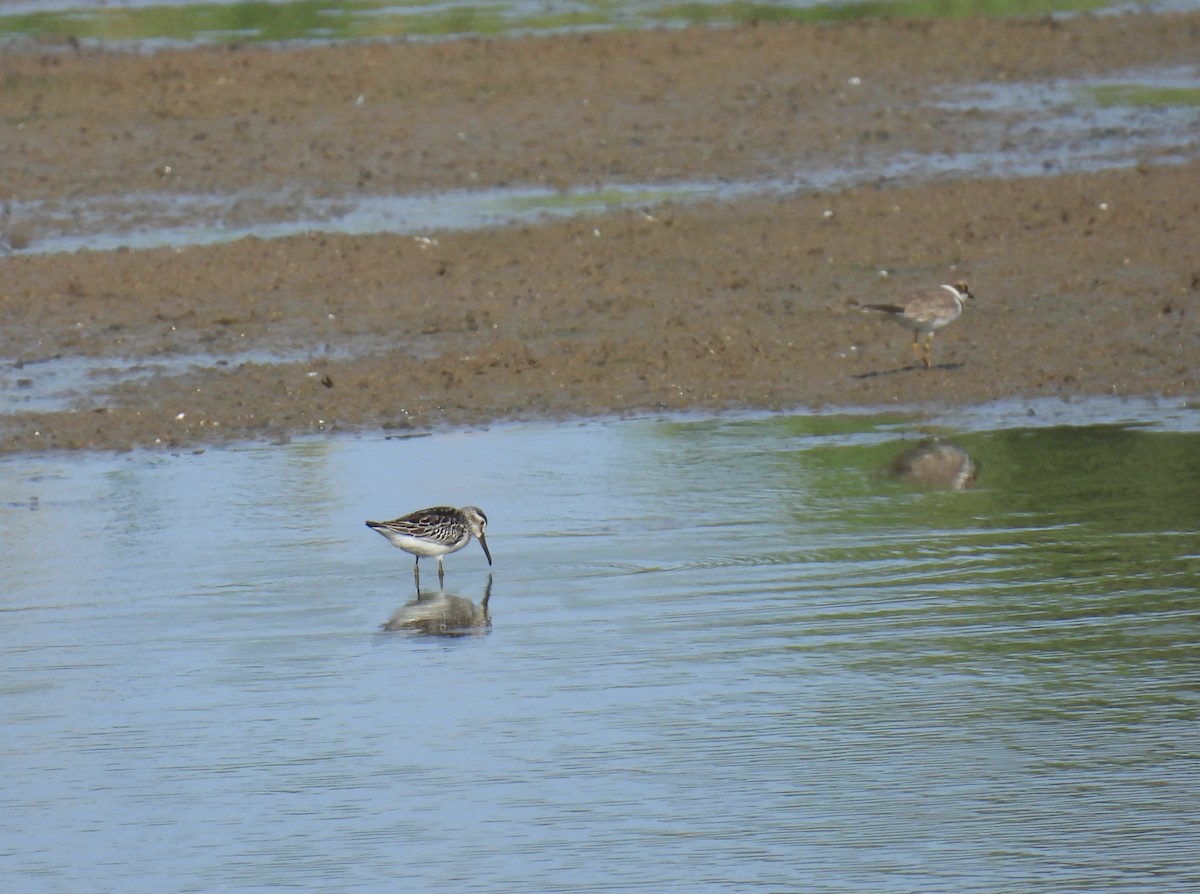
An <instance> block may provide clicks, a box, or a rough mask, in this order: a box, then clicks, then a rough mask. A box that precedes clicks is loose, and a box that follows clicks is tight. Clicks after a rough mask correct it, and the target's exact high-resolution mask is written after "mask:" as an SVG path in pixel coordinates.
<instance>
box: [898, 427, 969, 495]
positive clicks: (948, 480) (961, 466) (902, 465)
mask: <svg viewBox="0 0 1200 894" xmlns="http://www.w3.org/2000/svg"><path fill="white" fill-rule="evenodd" d="M885 471H886V473H887V474H888V475H890V476H891V477H893V478H900V479H903V480H904V481H907V482H909V483H911V484H916V485H918V486H920V487H931V488H940V489H944V490H968V489H970V488H972V487H974V486H975V479H976V478H977V477H978V475H979V464H978V463H977V462H975V460H973V459H972V458H971V455H970V454H969V453H967V451H966V450H965V449H964V448H962V447H960V446H959V445H958V444H954V443H952V442H950V441H943V440H941V439H940V438H930V439H928V440H925V441H922V442H921V443H919V444H917V445H916V446H915V447H912V448H910V449H908V450H905V451H904V452H903V453H901V454H900V455H899V456H897V457H896V458H895V459H894V460H892V462H891V464H890V465H889V466H888V467H887V469H886V470H885Z"/></svg>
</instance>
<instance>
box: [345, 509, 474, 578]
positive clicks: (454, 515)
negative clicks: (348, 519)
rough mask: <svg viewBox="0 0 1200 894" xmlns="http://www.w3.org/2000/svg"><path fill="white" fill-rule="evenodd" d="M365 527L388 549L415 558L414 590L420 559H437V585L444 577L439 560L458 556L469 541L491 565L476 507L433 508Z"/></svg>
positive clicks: (419, 570) (418, 575) (372, 523)
mask: <svg viewBox="0 0 1200 894" xmlns="http://www.w3.org/2000/svg"><path fill="white" fill-rule="evenodd" d="M367 527H368V528H371V529H372V530H373V531H378V532H379V533H380V534H382V535H383V536H384V537H386V538H387V539H388V540H389V541H390V542H391V544H392V546H397V547H399V548H400V549H402V550H404V551H405V552H406V553H409V554H410V555H414V556H416V557H417V560H416V562H415V563H414V565H413V575H414V576H415V577H416V578H417V582H418V586H419V585H420V580H421V557H422V556H437V560H438V581H439V582H441V581H443V580H444V579H445V576H446V572H445V569H444V568H443V567H442V559H443V557H445V556H448V555H450V553H456V552H458V551H459V550H460V549H462V548H463V547H464V546H466V545H467V544H468V543H470V542H471V538H472V537H475V538H476V539H477V540H478V541H479V545H480V546H482V547H483V554H484V555H485V556H487V560H488V564H489V565H491V564H492V554H491V552H490V551H489V550H488V545H487V540H485V539H484V537H483V532H484V530H485V529H486V528H487V516H486V515H484V514H483V510H482V509H480V508H478V507H476V506H464V507H463V508H462V509H454V508H452V507H450V506H434V507H432V508H431V509H420V510H418V511H417V512H411V513H409V514H408V515H405V516H401V517H400V518H394V519H392V520H391V521H386V522H373V521H369V522H367Z"/></svg>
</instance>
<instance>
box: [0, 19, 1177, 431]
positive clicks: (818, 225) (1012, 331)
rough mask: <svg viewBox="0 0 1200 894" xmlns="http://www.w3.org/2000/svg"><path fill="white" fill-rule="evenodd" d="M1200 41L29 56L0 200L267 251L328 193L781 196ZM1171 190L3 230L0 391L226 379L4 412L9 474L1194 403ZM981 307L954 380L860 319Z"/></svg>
mask: <svg viewBox="0 0 1200 894" xmlns="http://www.w3.org/2000/svg"><path fill="white" fill-rule="evenodd" d="M1197 37H1200V15H1197V14H1184V15H1162V16H1157V15H1155V16H1151V15H1131V16H1111V17H1105V18H1089V17H1080V18H1075V19H1070V20H1066V21H1062V22H1051V21H1039V22H1022V21H975V22H943V23H921V24H913V23H882V22H876V23H863V24H853V25H840V26H814V27H798V26H778V27H774V26H773V27H743V28H736V29H730V30H724V31H714V30H708V29H701V28H692V29H687V30H684V31H673V32H644V33H630V34H609V35H588V36H558V37H539V38H527V39H515V40H463V41H454V42H448V43H444V44H436V45H406V44H392V45H369V46H349V47H334V48H316V49H301V50H272V49H248V48H240V49H236V50H229V49H200V50H191V51H179V52H165V53H158V54H153V55H147V56H133V55H105V54H100V53H65V52H55V53H47V52H45V51H37V52H32V51H29V52H18V53H10V54H7V55H6V56H5V57H3V58H2V59H0V78H3V80H4V84H5V90H4V91H2V92H0V120H3V121H5V122H8V128H7V131H6V134H5V138H4V146H3V149H4V153H5V156H6V159H7V163H6V182H5V185H4V187H3V188H4V190H5V194H4V195H3V196H0V199H4V200H6V201H14V200H15V201H21V202H42V203H48V204H53V205H55V206H56V207H59V208H62V209H67V210H69V209H70V207H71V205H72V203H74V202H78V201H80V200H82V199H86V198H94V197H98V196H100V197H103V196H106V195H122V196H124V197H125V199H126V200H128V198H129V196H131V195H132V196H133V197H134V198H135V199H136V196H138V195H146V196H155V197H159V198H161V197H162V196H163V195H167V196H169V195H171V194H173V193H175V192H177V193H179V194H181V195H183V194H186V195H197V194H199V195H206V194H215V195H220V194H230V193H246V194H247V195H265V196H270V197H282V198H278V199H275V198H272V199H271V201H269V202H265V203H264V205H263V208H259V209H256V210H255V211H254V212H253V213H252V214H251V218H252V220H253V219H261V220H263V221H269V220H271V219H272V217H273V216H278V217H286V216H287V214H288V213H289V209H288V207H287V200H286V197H287V196H288V195H289V194H292V193H294V192H296V191H300V190H302V191H304V193H305V194H306V195H315V196H331V197H358V196H371V195H395V194H407V193H433V192H438V191H442V190H452V189H454V190H457V189H478V188H482V187H487V188H495V187H504V186H519V185H550V186H553V187H555V188H565V187H572V186H594V185H601V184H621V183H628V184H636V183H671V182H682V181H689V180H712V179H716V178H729V179H736V180H752V179H756V178H770V177H778V176H781V175H782V173H784V172H789V173H792V174H794V173H795V172H797V171H803V170H805V169H806V166H825V167H828V166H829V165H833V164H836V163H837V162H838V160H839V159H849V158H855V159H860V160H862V159H865V160H866V161H867V162H868V163H869V162H870V160H871V159H874V158H886V157H887V155H888V154H889V153H893V152H895V153H918V154H920V153H937V152H946V153H953V152H957V151H964V147H965V148H976V147H977V145H978V142H979V140H980V139H982V136H981V135H984V134H988V133H990V132H991V130H990V129H991V128H994V127H995V126H996V123H995V121H994V120H991V119H989V118H988V116H986V115H982V114H977V115H973V114H972V113H970V112H954V111H949V110H947V109H945V108H943V107H941V106H938V105H936V104H934V103H929V102H926V101H925V99H926V98H927V97H928V96H929V95H930V91H933V90H940V89H944V88H947V87H951V86H954V85H969V84H972V83H976V82H980V81H990V82H1012V81H1017V80H1022V81H1025V80H1028V81H1044V80H1048V79H1054V78H1060V77H1081V76H1086V75H1095V74H1100V73H1112V72H1119V71H1126V70H1129V69H1132V68H1136V67H1137V66H1141V65H1149V64H1156V65H1172V64H1174V65H1184V64H1194V48H1195V46H1196V45H1197V44H1196V41H1197ZM914 60H919V61H914ZM359 97H362V100H361V101H359ZM976 124H977V125H978V126H977V127H976V126H975V125H976ZM1160 161H1162V160H1159V159H1156V158H1154V157H1153V156H1151V157H1148V158H1147V159H1146V160H1145V163H1143V164H1141V165H1140V166H1138V167H1136V168H1126V169H1122V170H1114V171H1105V172H1100V173H1091V174H1078V173H1074V174H1059V175H1056V176H1052V175H1048V176H1041V177H1033V178H1018V179H992V180H961V181H950V182H927V183H908V184H904V183H891V182H884V183H878V182H877V183H871V184H869V185H862V186H857V187H854V188H849V189H844V190H837V191H826V192H819V191H813V190H797V191H795V192H791V193H787V194H784V195H777V196H771V197H757V198H743V199H737V200H730V201H728V202H720V203H697V204H674V205H670V204H668V205H663V206H656V207H653V208H649V209H645V210H625V211H617V212H612V213H609V214H607V215H603V216H599V217H589V218H586V219H584V218H580V219H575V220H568V221H557V222H547V223H541V224H537V225H532V224H530V225H516V226H509V227H502V228H495V229H487V230H479V231H464V232H440V233H435V232H426V233H422V234H420V235H421V236H423V237H425V238H422V239H415V238H414V237H413V235H411V234H410V235H390V234H383V235H367V236H351V235H338V234H333V233H313V234H308V235H302V236H294V237H288V238H281V239H270V240H265V239H257V238H245V239H240V240H237V241H234V242H231V243H228V244H219V245H210V246H189V247H183V248H162V249H152V250H116V251H103V252H101V251H95V252H92V251H79V252H74V253H58V254H45V255H42V254H37V253H34V252H36V249H37V242H38V239H39V238H40V237H41V235H42V234H43V233H45V232H48V224H47V225H44V224H43V223H39V222H37V221H34V222H31V223H25V224H22V225H20V226H9V228H8V229H7V230H6V231H5V232H4V233H3V234H2V235H3V236H4V237H5V238H6V239H7V240H8V242H9V243H11V244H12V245H13V246H14V247H16V248H19V249H22V250H18V251H13V252H10V253H9V254H8V255H7V256H5V257H3V258H0V357H2V358H6V359H8V360H10V361H23V362H25V363H26V366H25V368H24V370H22V375H23V376H26V377H27V378H28V379H30V380H33V379H35V378H36V377H37V375H38V374H39V367H40V366H41V365H40V364H39V363H37V362H36V361H41V360H45V359H46V358H54V357H72V356H84V357H114V358H123V359H124V361H126V362H129V363H131V364H135V363H137V362H139V361H146V360H148V359H156V358H164V357H165V358H180V357H183V358H186V357H189V356H193V355H194V356H196V357H200V358H203V361H202V362H203V365H202V366H200V367H198V368H193V369H184V368H181V369H176V370H174V371H173V372H171V373H166V372H163V373H160V374H157V375H151V376H148V377H144V378H140V379H134V380H130V381H128V382H125V383H123V384H119V385H116V386H114V387H112V388H109V389H98V390H97V391H95V392H92V393H89V394H88V395H86V396H84V397H82V398H80V400H79V401H78V402H77V405H76V406H75V407H74V408H73V409H71V410H69V411H59V412H46V413H22V412H13V413H8V414H6V415H5V416H2V417H0V449H3V450H9V451H13V450H39V449H55V448H100V449H110V448H118V449H119V448H124V447H129V446H135V445H152V444H168V445H178V446H193V445H204V444H212V443H221V442H226V441H229V440H238V439H271V440H274V439H280V438H286V437H289V436H292V435H298V434H307V433H312V432H315V431H324V430H347V429H349V430H379V429H380V428H385V429H389V430H390V429H394V428H398V429H412V428H417V429H423V428H427V427H437V426H442V425H475V424H482V423H486V422H489V421H493V420H501V419H530V418H557V417H569V416H593V415H606V414H612V413H626V412H640V411H648V410H675V409H727V408H734V407H759V408H805V407H816V406H829V405H837V406H862V405H868V406H878V405H886V404H894V403H902V404H906V405H920V404H926V405H948V404H964V403H976V402H982V401H987V400H990V399H995V398H1001V397H1011V396H1026V397H1036V396H1073V395H1080V394H1116V395H1183V396H1191V395H1195V394H1196V393H1197V391H1198V390H1200V388H1198V378H1200V255H1198V254H1197V252H1196V246H1197V245H1200V191H1198V190H1197V189H1196V184H1197V183H1200V162H1195V161H1192V162H1188V163H1184V164H1168V163H1157V162H1160ZM168 169H169V170H168ZM801 179H802V178H801ZM255 215H257V218H255ZM0 226H2V224H0ZM24 249H28V250H24ZM881 271H886V272H887V275H886V276H882V275H881ZM955 279H965V280H967V281H968V282H969V283H970V285H971V289H972V291H973V292H974V293H975V294H976V295H977V296H978V297H977V300H976V301H974V302H973V303H971V304H970V305H969V306H968V308H967V310H966V312H965V313H964V315H963V317H962V318H961V319H959V320H958V321H956V322H955V323H954V324H953V325H951V326H949V327H948V328H946V329H944V330H942V331H941V332H939V334H938V336H937V338H936V339H935V343H934V364H935V366H934V368H933V369H932V370H929V371H925V370H923V369H919V368H918V366H919V364H916V363H915V362H914V361H913V358H912V354H911V349H910V346H909V341H910V338H909V335H908V333H906V332H904V331H903V330H901V329H899V328H897V327H893V326H890V325H888V324H887V322H886V321H883V320H879V319H876V318H873V317H869V316H866V315H863V314H862V313H860V312H859V311H858V310H856V309H854V308H853V307H852V306H850V304H849V301H850V300H851V299H859V300H871V301H881V302H886V301H889V300H892V299H894V298H896V297H898V296H899V295H902V294H903V293H904V292H905V291H907V290H908V289H909V288H912V287H916V286H921V285H928V284H932V283H937V282H943V281H951V280H955ZM247 357H251V358H253V359H252V360H247V359H246V358H247ZM272 358H280V359H274V360H273V359H272Z"/></svg>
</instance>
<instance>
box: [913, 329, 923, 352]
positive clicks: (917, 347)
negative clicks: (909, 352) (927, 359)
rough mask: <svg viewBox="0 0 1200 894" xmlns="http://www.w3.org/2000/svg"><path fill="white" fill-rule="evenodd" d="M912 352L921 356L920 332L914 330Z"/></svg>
mask: <svg viewBox="0 0 1200 894" xmlns="http://www.w3.org/2000/svg"><path fill="white" fill-rule="evenodd" d="M913 353H914V354H916V355H917V356H918V357H922V354H921V333H919V332H914V333H913ZM922 359H923V358H922Z"/></svg>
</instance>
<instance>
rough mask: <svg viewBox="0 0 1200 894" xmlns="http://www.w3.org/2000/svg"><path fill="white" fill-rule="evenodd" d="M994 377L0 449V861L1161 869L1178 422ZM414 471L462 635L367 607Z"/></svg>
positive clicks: (866, 874)
mask: <svg viewBox="0 0 1200 894" xmlns="http://www.w3.org/2000/svg"><path fill="white" fill-rule="evenodd" d="M1019 409H1021V408H1018V407H1016V405H1013V406H997V407H995V408H982V409H977V410H974V411H970V412H966V413H959V414H957V415H955V416H947V417H943V418H941V419H933V420H930V419H924V420H921V419H917V418H915V417H910V416H904V415H902V414H890V415H886V416H882V415H861V416H853V415H839V416H807V417H805V416H795V417H786V416H774V417H772V416H749V417H744V418H728V417H727V418H719V419H694V420H632V421H625V422H607V423H593V424H586V425H577V424H561V425H532V426H506V427H500V428H496V429H493V430H490V431H480V432H458V433H447V434H437V435H435V436H431V437H424V438H413V439H408V440H391V441H383V440H377V441H367V440H337V439H329V440H311V441H305V442H302V443H296V444H293V445H289V446H283V447H242V448H234V449H222V450H210V451H208V452H205V453H202V454H184V455H168V454H162V453H137V454H130V455H125V456H119V457H110V456H100V457H97V456H80V455H42V456H32V457H31V456H26V457H7V458H4V459H3V460H0V468H2V469H3V472H2V474H0V532H2V536H3V542H4V544H5V546H6V551H7V553H8V557H7V558H6V560H5V565H6V570H7V572H8V573H7V574H6V575H5V578H6V583H5V587H4V590H3V592H4V598H3V604H2V608H3V611H4V614H3V621H4V639H5V647H4V650H3V660H2V662H3V663H2V666H0V701H2V703H3V713H4V716H5V718H6V722H5V736H4V737H3V740H2V742H0V769H2V770H3V776H4V779H5V784H4V786H3V788H2V789H0V841H3V842H4V844H3V855H4V856H3V862H4V866H5V876H6V878H7V879H9V880H10V884H12V885H13V886H14V887H13V890H18V889H19V890H22V891H78V890H120V891H123V892H139V891H146V892H150V891H153V892H159V891H163V890H177V891H193V890H194V891H199V890H222V891H256V890H266V889H268V888H272V889H273V888H279V887H284V886H287V887H291V888H294V889H298V890H312V891H318V890H319V891H328V890H339V891H395V890H453V891H462V890H487V891H497V890H509V891H534V890H577V891H583V890H596V891H614V890H628V889H633V888H637V889H640V890H655V891H662V890H688V891H694V890H741V889H747V888H750V887H759V888H763V889H767V890H806V891H838V892H841V891H844V892H861V891H886V892H909V891H911V892H931V891H946V892H971V891H989V892H990V891H999V890H1020V891H1023V892H1041V891H1063V890H1087V891H1118V890H1130V889H1143V890H1154V891H1156V892H1173V891H1180V892H1182V891H1192V890H1195V889H1196V886H1197V884H1198V883H1200V869H1198V868H1197V867H1198V866H1200V845H1198V844H1197V842H1200V814H1197V812H1196V810H1195V804H1196V803H1197V800H1198V797H1200V773H1198V768H1200V764H1198V761H1197V758H1198V757H1200V750H1198V746H1197V744H1196V743H1197V739H1196V736H1195V730H1196V720H1197V712H1198V709H1200V685H1197V684H1200V641H1198V640H1197V637H1196V631H1197V623H1198V622H1200V602H1198V600H1200V596H1198V590H1197V583H1198V579H1200V533H1198V532H1200V413H1198V412H1197V411H1196V410H1194V409H1188V408H1186V407H1185V406H1182V405H1175V406H1171V407H1166V406H1163V407H1154V406H1151V405H1138V406H1136V407H1132V406H1129V407H1127V405H1123V404H1116V403H1113V402H1091V403H1087V404H1081V405H1075V406H1071V405H1056V406H1055V407H1051V406H1050V405H1047V404H1041V405H1038V406H1036V407H1025V408H1023V409H1022V410H1021V412H1018V410H1019ZM1031 412H1032V414H1033V415H1030V413H1031ZM1075 423H1078V424H1075ZM930 429H936V430H938V431H939V432H940V433H941V434H942V435H943V436H945V437H948V438H953V440H954V441H956V442H957V443H958V444H960V445H962V446H963V447H965V448H966V449H967V450H968V451H969V452H970V454H971V455H972V456H973V457H974V458H975V460H976V461H977V462H979V463H980V472H979V478H978V486H977V487H976V488H975V489H973V490H966V491H961V492H952V491H946V490H939V489H932V490H930V489H920V488H917V487H914V486H912V485H910V484H908V483H906V482H905V481H903V480H894V479H891V478H888V477H885V476H881V475H880V474H879V470H880V469H882V468H884V467H886V466H887V465H888V464H889V462H890V461H891V460H892V459H893V458H894V457H895V456H896V455H897V454H899V453H901V452H902V451H903V450H905V449H906V448H908V447H911V446H912V445H913V444H915V443H916V442H918V441H919V440H920V439H921V438H922V437H923V433H924V432H926V431H928V430H930ZM442 502H452V503H456V504H462V503H466V502H473V503H477V504H479V505H480V506H483V507H484V508H485V510H486V511H487V513H488V515H489V518H490V527H489V529H488V534H489V537H488V540H489V545H490V546H491V548H492V552H493V555H494V556H495V559H496V565H495V567H494V568H493V569H491V573H490V574H489V569H488V567H487V564H486V561H485V559H484V556H483V553H482V551H481V550H480V549H479V548H478V545H477V544H471V545H470V546H469V547H468V548H467V549H466V550H464V551H463V552H461V553H457V554H455V555H452V556H450V557H449V558H448V559H447V561H446V565H447V576H446V590H445V592H446V596H447V597H458V598H460V599H464V600H467V601H469V602H471V603H475V604H478V603H479V602H480V601H481V599H482V598H483V597H484V595H485V593H488V592H489V587H490V603H489V608H490V619H489V620H490V625H489V624H486V623H484V622H482V620H480V619H477V621H478V623H477V626H475V627H474V629H471V630H467V631H459V632H469V633H474V634H476V635H474V636H454V637H451V636H425V635H421V634H419V633H416V632H411V631H398V632H384V631H382V630H380V625H381V624H383V623H384V622H385V621H387V620H388V619H389V618H390V617H392V615H393V612H395V611H396V610H397V609H399V608H401V606H403V605H405V604H406V603H410V602H411V601H412V600H413V597H414V596H415V589H414V583H413V576H412V571H411V559H410V557H408V556H407V555H405V554H403V553H401V552H399V551H397V550H395V549H393V548H392V547H390V546H389V545H388V544H387V543H386V542H385V541H384V540H383V539H382V538H380V537H378V536H377V535H375V534H374V533H372V532H371V531H370V530H368V529H367V528H365V527H364V526H363V520H364V519H366V518H375V517H378V516H384V517H390V516H392V515H396V514H399V513H401V512H404V511H408V510H411V509H414V508H417V507H419V506H422V505H429V504H435V503H442ZM422 583H423V585H426V586H428V587H436V573H435V571H434V568H433V566H429V567H428V568H427V569H426V571H425V574H424V576H423V579H422ZM426 595H427V596H431V597H432V596H435V595H436V593H435V592H434V591H427V592H426ZM447 601H449V600H447Z"/></svg>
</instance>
